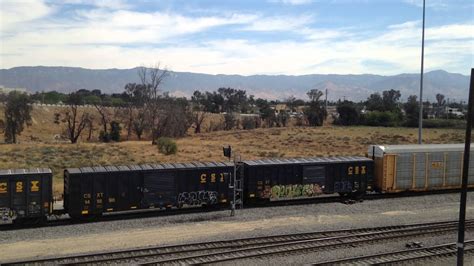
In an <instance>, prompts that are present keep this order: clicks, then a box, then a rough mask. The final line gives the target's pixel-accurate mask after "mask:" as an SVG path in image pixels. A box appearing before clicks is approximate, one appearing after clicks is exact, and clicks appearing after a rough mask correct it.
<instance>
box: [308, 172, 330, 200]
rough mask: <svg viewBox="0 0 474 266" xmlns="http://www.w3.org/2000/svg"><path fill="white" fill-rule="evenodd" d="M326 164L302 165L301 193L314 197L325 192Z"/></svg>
mask: <svg viewBox="0 0 474 266" xmlns="http://www.w3.org/2000/svg"><path fill="white" fill-rule="evenodd" d="M326 183H327V182H326V166H324V165H311V166H304V167H303V192H302V193H303V195H304V196H305V197H315V196H318V195H320V194H323V193H325V192H326Z"/></svg>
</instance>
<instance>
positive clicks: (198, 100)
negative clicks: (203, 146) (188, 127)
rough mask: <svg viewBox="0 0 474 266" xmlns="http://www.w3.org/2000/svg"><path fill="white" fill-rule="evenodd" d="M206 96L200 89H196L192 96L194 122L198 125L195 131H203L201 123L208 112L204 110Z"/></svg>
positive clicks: (196, 132)
mask: <svg viewBox="0 0 474 266" xmlns="http://www.w3.org/2000/svg"><path fill="white" fill-rule="evenodd" d="M204 100H205V99H204V96H203V95H202V93H201V92H200V91H195V92H194V94H193V96H192V97H191V103H192V109H193V115H192V118H193V123H194V125H195V126H196V127H195V128H194V133H195V134H199V133H201V125H202V122H203V121H204V118H205V117H206V112H205V110H204V104H203V101H204Z"/></svg>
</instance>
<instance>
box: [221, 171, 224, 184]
mask: <svg viewBox="0 0 474 266" xmlns="http://www.w3.org/2000/svg"><path fill="white" fill-rule="evenodd" d="M221 183H224V174H223V173H221Z"/></svg>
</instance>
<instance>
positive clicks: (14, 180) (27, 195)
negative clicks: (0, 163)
mask: <svg viewBox="0 0 474 266" xmlns="http://www.w3.org/2000/svg"><path fill="white" fill-rule="evenodd" d="M52 186H53V184H52V173H51V170H50V169H47V168H37V169H12V170H0V216H1V218H2V220H4V221H8V220H13V221H24V220H32V219H34V220H39V219H45V218H46V216H47V215H49V214H50V213H51V212H52V190H53V187H52Z"/></svg>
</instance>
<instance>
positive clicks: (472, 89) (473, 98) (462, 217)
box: [456, 68, 474, 266]
mask: <svg viewBox="0 0 474 266" xmlns="http://www.w3.org/2000/svg"><path fill="white" fill-rule="evenodd" d="M473 75H474V68H471V84H470V86H469V103H468V107H467V121H466V140H465V142H464V161H463V165H462V185H461V204H460V206H459V229H458V243H457V245H456V246H457V248H458V254H457V265H458V266H462V265H463V263H464V230H465V226H466V200H467V181H468V180H467V179H468V176H469V174H468V171H469V155H470V151H471V127H472V118H473V112H474V110H473V105H474V77H473Z"/></svg>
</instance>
